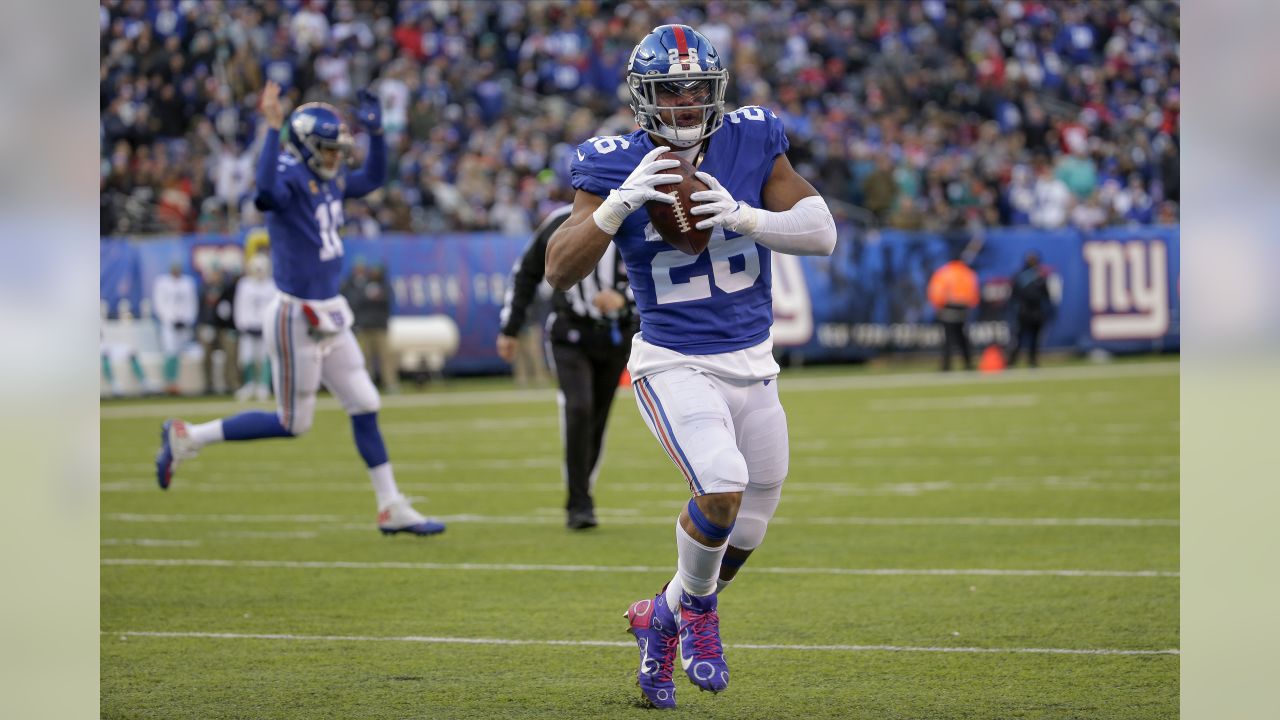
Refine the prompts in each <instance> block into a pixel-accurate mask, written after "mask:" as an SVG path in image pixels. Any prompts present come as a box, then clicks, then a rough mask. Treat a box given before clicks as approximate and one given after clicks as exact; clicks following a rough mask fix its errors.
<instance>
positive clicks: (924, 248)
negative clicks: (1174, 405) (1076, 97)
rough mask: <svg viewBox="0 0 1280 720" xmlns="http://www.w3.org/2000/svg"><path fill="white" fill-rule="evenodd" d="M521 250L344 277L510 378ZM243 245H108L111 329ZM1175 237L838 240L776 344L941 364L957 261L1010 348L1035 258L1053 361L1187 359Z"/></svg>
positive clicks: (447, 247) (980, 313)
mask: <svg viewBox="0 0 1280 720" xmlns="http://www.w3.org/2000/svg"><path fill="white" fill-rule="evenodd" d="M527 242H528V238H526V237H522V236H521V237H511V236H504V235H500V234H496V233H472V234H455V235H443V236H435V237H422V236H411V235H387V236H383V237H381V238H378V239H376V240H362V239H351V240H346V241H345V242H344V245H345V252H344V257H345V259H346V265H347V268H348V270H349V269H350V267H351V265H352V264H354V263H355V262H356V261H358V260H359V261H363V262H365V263H366V264H369V265H374V264H382V265H383V266H384V267H385V268H386V270H387V277H388V280H389V281H390V283H391V287H392V291H393V304H392V312H393V313H394V314H396V315H429V314H442V315H447V316H449V317H451V318H453V320H454V321H455V322H456V323H457V325H458V330H459V333H460V335H461V340H460V345H459V348H458V352H457V354H456V355H455V356H454V357H453V358H452V359H451V360H450V361H449V363H448V364H447V365H446V367H445V371H446V372H453V373H483V372H501V371H505V370H506V369H507V365H506V363H504V362H502V360H500V359H499V358H498V356H497V353H496V351H495V349H494V338H495V337H496V335H497V333H498V327H499V323H498V312H499V310H500V309H501V308H502V299H503V296H504V294H505V292H506V287H507V280H508V276H509V274H510V270H511V266H512V264H513V263H514V262H515V260H516V258H517V257H519V255H520V252H521V251H522V250H523V249H524V247H525V245H526V244H527ZM244 243H245V237H244V236H243V235H241V236H233V235H191V236H183V237H171V238H152V239H147V240H126V239H116V238H104V239H103V240H102V243H101V274H100V291H101V298H102V300H103V301H105V302H106V303H107V306H108V310H109V312H110V316H111V317H116V316H118V313H119V312H120V310H121V309H122V308H127V309H128V310H129V312H131V313H133V314H134V315H135V316H136V315H139V314H141V312H142V303H143V301H144V299H145V298H146V297H147V296H149V294H150V288H151V284H152V282H153V281H154V279H155V277H156V275H158V274H160V273H163V272H166V271H167V270H168V268H169V266H170V265H171V264H172V263H175V262H176V263H178V264H180V265H181V266H182V267H183V270H184V271H185V272H188V273H191V274H193V275H195V276H196V277H197V281H198V280H199V277H200V275H201V274H203V273H204V272H207V271H208V270H209V269H211V268H214V267H217V268H220V269H223V270H230V271H233V272H238V271H239V270H240V268H241V267H242V266H243V262H244V250H243V248H244ZM1179 247H1180V241H1179V228H1178V227H1176V226H1173V227H1139V228H1111V229H1106V230H1100V231H1098V232H1095V233H1090V234H1082V233H1080V232H1079V231H1076V230H1057V231H1042V230H1033V229H1025V228H1017V229H993V230H990V231H988V232H987V233H986V234H985V235H983V236H982V237H980V238H977V239H975V238H974V237H973V236H971V235H969V234H956V235H946V234H936V233H906V232H899V231H882V232H863V233H855V232H854V231H853V230H852V229H850V228H841V235H840V241H839V243H838V244H837V246H836V251H835V253H834V254H833V255H832V256H831V257H829V258H813V257H804V258H795V257H789V256H778V257H776V258H775V270H774V296H775V297H774V310H775V327H774V337H775V343H776V345H777V347H778V349H779V350H780V351H781V352H784V353H791V354H795V355H796V356H797V357H801V356H802V357H803V358H804V359H805V361H841V360H860V359H865V358H869V357H873V356H875V355H878V354H882V353H886V352H913V351H929V350H933V349H935V348H937V347H939V345H940V344H941V342H942V332H941V328H940V327H939V326H938V325H937V324H936V323H935V319H934V311H933V308H932V307H931V306H930V305H929V303H928V302H927V300H926V297H925V288H926V286H927V285H928V282H929V277H930V275H931V274H932V273H933V271H934V270H935V269H937V268H938V267H939V266H941V265H942V264H943V263H945V262H946V261H947V260H948V259H950V258H951V257H952V256H953V255H956V254H959V255H962V256H963V257H964V258H965V259H966V260H967V261H968V262H969V263H970V264H971V266H972V267H973V268H974V270H975V271H976V272H977V274H978V278H979V282H980V285H981V304H980V305H979V307H978V308H977V309H976V310H975V311H974V315H973V317H972V318H971V319H972V322H971V323H970V325H969V333H970V339H971V341H972V342H973V343H974V345H976V346H977V347H982V346H983V345H987V344H991V343H997V344H1004V343H1006V342H1008V339H1009V337H1010V323H1011V321H1012V317H1011V308H1010V305H1009V296H1010V288H1011V285H1010V280H1011V278H1012V277H1013V275H1014V274H1015V273H1017V272H1018V270H1019V269H1020V268H1021V267H1022V261H1023V257H1024V256H1025V255H1026V253H1027V252H1028V251H1031V250H1035V251H1036V252H1038V253H1039V254H1040V257H1041V265H1042V267H1043V268H1044V270H1045V272H1046V273H1047V274H1048V278H1049V287H1050V292H1051V294H1052V296H1053V298H1054V311H1053V312H1052V313H1051V315H1050V317H1049V319H1048V321H1047V323H1046V325H1045V332H1044V337H1043V340H1042V342H1043V346H1044V347H1045V348H1049V349H1060V350H1061V349H1070V350H1075V351H1080V352H1085V351H1089V350H1093V349H1095V348H1100V349H1104V350H1107V351H1110V352H1142V351H1152V350H1155V351H1166V350H1176V349H1178V347H1179V315H1180V297H1179V296H1180V292H1179V287H1180V285H1179V277H1180V275H1179V273H1180V264H1179V259H1178V255H1179Z"/></svg>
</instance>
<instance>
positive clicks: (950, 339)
mask: <svg viewBox="0 0 1280 720" xmlns="http://www.w3.org/2000/svg"><path fill="white" fill-rule="evenodd" d="M926 292H927V294H928V296H929V303H930V304H931V305H933V307H934V309H935V310H937V312H938V322H940V323H942V331H943V333H944V335H945V337H944V338H943V343H942V370H943V372H947V371H949V370H951V348H952V347H953V346H954V347H956V348H958V349H959V350H960V355H961V357H963V358H964V369H965V370H972V369H973V357H972V353H970V352H969V335H968V334H967V333H966V332H965V327H964V326H965V323H966V322H967V321H968V319H969V311H970V310H972V309H973V308H975V307H977V306H978V275H977V273H975V272H974V271H973V269H972V268H970V267H969V266H968V265H966V264H965V262H964V260H962V259H961V258H959V257H956V258H955V259H953V260H951V261H950V262H948V263H947V264H945V265H943V266H942V267H940V268H938V269H937V270H935V271H934V273H933V277H931V278H929V287H928V290H927V291H926Z"/></svg>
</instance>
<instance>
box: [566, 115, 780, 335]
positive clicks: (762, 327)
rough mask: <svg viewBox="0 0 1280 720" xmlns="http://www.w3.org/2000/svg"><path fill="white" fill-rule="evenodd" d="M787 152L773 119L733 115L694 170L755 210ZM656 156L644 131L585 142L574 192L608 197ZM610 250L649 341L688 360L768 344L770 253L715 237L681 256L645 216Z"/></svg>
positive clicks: (627, 226) (740, 240) (575, 167)
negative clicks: (617, 256) (622, 268)
mask: <svg viewBox="0 0 1280 720" xmlns="http://www.w3.org/2000/svg"><path fill="white" fill-rule="evenodd" d="M788 147H789V143H788V141H787V135H786V132H785V131H784V130H783V127H782V122H781V121H780V120H779V119H778V117H777V116H776V115H774V114H773V112H772V111H770V110H767V109H765V108H761V107H756V106H748V107H744V108H739V109H738V110H736V111H734V112H731V113H728V114H726V115H725V121H724V125H723V126H722V127H721V128H720V129H719V130H718V131H716V133H715V135H713V136H711V140H710V144H709V146H708V147H707V151H706V154H705V156H704V157H703V159H702V164H701V166H700V167H699V169H700V170H703V171H705V172H707V173H710V174H711V175H713V176H715V178H716V179H717V180H719V181H720V184H721V185H723V186H724V188H725V189H726V190H728V191H729V194H731V195H733V197H734V198H735V199H737V200H741V201H743V202H745V203H747V204H748V205H751V206H752V207H757V208H758V207H761V204H762V203H761V199H760V195H761V192H762V191H763V189H764V184H765V182H766V181H767V180H768V179H769V173H770V171H771V170H772V169H773V162H774V159H775V158H777V156H778V155H780V154H782V153H785V152H786V151H787V148H788ZM653 148H654V144H653V142H652V140H651V139H650V137H649V134H648V133H646V132H645V131H643V130H636V131H635V132H633V133H631V134H630V135H622V136H612V137H594V138H591V139H589V140H587V141H586V142H584V143H582V144H581V145H579V146H578V149H577V153H576V156H575V158H574V160H573V164H572V167H571V170H572V179H573V187H574V188H576V189H578V190H584V191H586V192H590V193H594V194H596V195H599V196H601V197H605V196H607V195H608V194H609V191H610V190H613V189H614V188H617V187H618V186H619V185H621V184H622V182H623V181H624V180H626V179H627V176H628V175H630V174H631V171H632V170H634V169H635V168H636V166H637V165H639V164H640V160H641V159H642V158H643V157H644V156H645V154H647V153H648V152H649V151H650V150H653ZM705 217H706V216H702V217H700V218H699V219H700V220H702V219H705ZM613 241H614V243H616V244H617V246H618V251H619V252H620V253H622V258H623V260H624V261H625V262H626V265H627V274H628V276H629V278H630V281H631V290H632V292H633V293H634V294H635V298H636V307H637V308H638V309H639V311H640V335H641V337H643V338H644V340H645V342H648V343H652V344H654V345H659V346H661V347H665V348H668V349H671V350H675V351H677V352H680V353H683V354H685V355H710V354H716V353H726V352H732V351H734V350H741V349H744V348H749V347H752V346H754V345H758V344H760V343H761V342H764V341H765V339H767V338H768V336H769V328H770V327H771V326H772V325H773V304H772V275H771V272H770V264H769V260H770V256H771V253H770V251H769V249H768V248H766V247H764V246H763V245H759V244H757V243H756V242H755V241H753V240H751V239H750V238H747V237H744V236H741V235H738V234H737V233H734V232H728V233H726V232H725V231H724V230H723V228H715V230H714V232H713V233H712V236H711V242H709V243H708V244H707V249H706V250H704V251H703V252H702V254H700V255H697V256H692V255H686V254H685V253H683V252H681V251H679V250H676V249H674V248H672V247H671V246H670V245H668V244H667V243H666V242H665V241H664V240H663V239H662V237H661V236H660V235H659V234H658V231H657V230H655V229H654V227H653V225H652V224H651V223H650V222H649V213H648V211H646V210H645V209H644V208H640V209H638V210H636V211H635V212H633V213H631V215H630V216H629V217H628V218H627V219H626V220H625V221H624V222H623V223H622V226H621V227H620V228H619V229H618V232H617V234H616V235H615V236H614V240H613Z"/></svg>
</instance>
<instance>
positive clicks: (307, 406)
mask: <svg viewBox="0 0 1280 720" xmlns="http://www.w3.org/2000/svg"><path fill="white" fill-rule="evenodd" d="M276 416H277V417H279V418H280V424H281V425H283V426H284V429H285V430H288V431H289V434H291V435H293V436H294V437H300V436H302V435H305V434H306V433H307V431H308V430H310V429H311V422H312V420H314V419H315V416H316V396H315V395H311V396H310V397H308V396H305V395H303V396H299V397H297V398H295V399H294V402H288V401H287V400H286V402H285V403H284V405H283V407H277V408H276Z"/></svg>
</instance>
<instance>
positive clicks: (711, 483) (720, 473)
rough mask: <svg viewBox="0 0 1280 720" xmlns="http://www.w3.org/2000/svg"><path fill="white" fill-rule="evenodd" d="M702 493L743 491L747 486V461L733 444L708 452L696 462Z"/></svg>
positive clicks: (695, 466) (695, 469)
mask: <svg viewBox="0 0 1280 720" xmlns="http://www.w3.org/2000/svg"><path fill="white" fill-rule="evenodd" d="M694 471H695V472H696V474H697V476H698V477H697V480H698V485H699V486H700V487H701V490H702V493H701V494H704V495H705V494H708V493H728V492H742V490H743V489H744V488H746V486H747V478H748V477H749V475H748V473H747V461H746V460H745V459H744V458H743V457H742V453H740V452H738V449H737V448H736V447H733V446H729V447H722V448H718V449H716V450H713V451H711V452H709V453H707V455H706V457H705V458H704V459H703V460H702V461H701V462H699V463H695V465H694Z"/></svg>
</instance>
